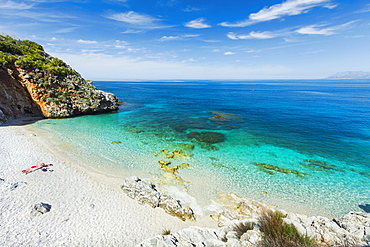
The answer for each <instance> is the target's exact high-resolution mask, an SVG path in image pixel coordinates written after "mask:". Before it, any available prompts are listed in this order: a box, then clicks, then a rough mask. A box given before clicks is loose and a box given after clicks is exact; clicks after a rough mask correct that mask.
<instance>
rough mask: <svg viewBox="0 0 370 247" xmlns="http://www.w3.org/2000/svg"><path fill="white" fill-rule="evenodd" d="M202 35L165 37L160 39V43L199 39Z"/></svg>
mask: <svg viewBox="0 0 370 247" xmlns="http://www.w3.org/2000/svg"><path fill="white" fill-rule="evenodd" d="M199 36H200V34H184V35H178V36H163V37H162V38H160V39H159V41H171V40H184V39H189V38H196V37H199Z"/></svg>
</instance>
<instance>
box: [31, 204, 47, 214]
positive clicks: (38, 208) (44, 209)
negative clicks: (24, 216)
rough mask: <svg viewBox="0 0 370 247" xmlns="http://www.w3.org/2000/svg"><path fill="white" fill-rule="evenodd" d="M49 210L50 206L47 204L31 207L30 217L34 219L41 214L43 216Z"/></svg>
mask: <svg viewBox="0 0 370 247" xmlns="http://www.w3.org/2000/svg"><path fill="white" fill-rule="evenodd" d="M50 210H51V205H50V204H47V203H43V202H40V203H37V204H35V205H34V206H32V209H31V213H30V215H31V216H32V217H36V216H39V215H42V214H45V213H47V212H49V211H50Z"/></svg>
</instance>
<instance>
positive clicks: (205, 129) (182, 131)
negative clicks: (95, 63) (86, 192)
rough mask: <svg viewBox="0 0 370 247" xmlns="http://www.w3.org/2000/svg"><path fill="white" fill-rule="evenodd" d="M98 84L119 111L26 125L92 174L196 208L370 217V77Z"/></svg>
mask: <svg viewBox="0 0 370 247" xmlns="http://www.w3.org/2000/svg"><path fill="white" fill-rule="evenodd" d="M94 85H95V86H96V87H97V88H98V89H100V90H103V91H107V92H111V93H114V94H115V95H117V97H118V98H119V100H121V101H122V105H121V106H120V109H119V110H118V112H114V113H108V114H101V115H90V116H81V117H75V118H69V119H45V120H41V121H38V122H36V123H34V124H32V126H33V127H35V128H38V129H40V130H43V131H46V132H47V133H49V135H50V136H52V138H54V139H58V140H59V141H60V142H61V143H63V145H64V146H67V147H68V149H69V150H70V152H71V155H74V156H76V157H81V159H84V160H87V161H88V162H87V163H88V165H89V166H91V169H94V170H98V171H99V172H101V173H105V174H107V175H111V176H115V177H117V176H118V177H122V179H123V180H122V181H124V178H125V177H129V176H138V177H140V178H142V179H147V180H149V181H152V182H153V183H155V184H156V185H157V186H158V188H161V189H162V190H164V191H166V193H169V194H170V195H173V196H174V197H176V198H177V199H179V200H180V201H182V202H183V203H184V204H188V205H191V206H192V207H193V208H195V211H197V213H199V214H205V213H207V210H209V207H210V205H212V200H213V199H214V198H216V197H217V196H218V195H219V194H220V193H234V194H235V195H238V196H240V197H245V198H249V199H253V200H258V201H261V202H264V203H267V204H270V205H276V206H278V207H279V208H281V209H284V210H287V211H294V212H298V213H305V214H308V215H314V214H316V215H317V214H319V215H322V216H328V217H331V216H334V217H335V216H339V215H342V214H346V213H348V212H350V211H360V212H370V80H212V81H211V80H209V81H208V80H178V81H170V80H168V81H155V80H153V81H95V82H94ZM169 162H170V163H169ZM108 177H109V176H108Z"/></svg>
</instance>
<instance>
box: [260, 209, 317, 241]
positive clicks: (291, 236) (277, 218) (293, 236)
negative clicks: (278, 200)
mask: <svg viewBox="0 0 370 247" xmlns="http://www.w3.org/2000/svg"><path fill="white" fill-rule="evenodd" d="M284 217H285V215H284V214H283V213H281V212H279V211H275V212H272V211H268V212H264V213H263V215H262V216H261V217H260V219H259V224H260V227H261V231H262V232H263V236H262V241H261V245H260V246H261V247H318V244H317V243H316V242H315V241H314V240H312V239H311V238H309V237H308V236H306V235H302V234H300V233H299V232H298V231H297V229H296V228H295V227H294V226H293V225H291V224H286V223H285V222H284V221H283V218H284Z"/></svg>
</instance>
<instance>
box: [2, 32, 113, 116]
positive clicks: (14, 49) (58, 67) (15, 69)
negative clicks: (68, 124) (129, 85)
mask: <svg viewBox="0 0 370 247" xmlns="http://www.w3.org/2000/svg"><path fill="white" fill-rule="evenodd" d="M0 74H1V75H0V76H1V78H2V80H1V81H0V84H1V86H4V85H5V84H17V83H18V84H20V85H22V87H24V88H25V89H26V92H28V95H26V94H27V93H26V94H25V95H24V96H25V97H29V96H30V97H31V98H32V100H33V101H34V102H36V103H37V104H38V106H39V108H40V110H41V112H42V114H43V115H44V116H45V117H57V118H58V117H71V116H76V115H83V114H92V113H100V112H108V111H113V110H116V109H117V108H118V100H117V98H116V96H115V95H113V94H110V93H105V92H102V91H100V90H97V89H96V87H94V86H93V85H92V83H91V81H87V80H85V79H83V78H82V77H81V75H80V74H79V73H77V72H76V71H75V70H73V69H72V68H71V67H70V66H69V65H67V64H66V63H65V62H64V61H62V60H60V59H58V58H55V57H52V56H50V55H49V54H47V53H46V52H45V51H44V48H43V47H42V46H41V45H39V44H37V43H35V42H32V41H29V40H16V39H13V38H12V37H11V36H3V35H0ZM2 84H4V85H2ZM8 86H9V85H8ZM4 88H6V87H5V86H4ZM7 88H11V87H7ZM6 94H8V92H6ZM18 95H19V94H18ZM1 100H2V102H0V110H1V111H2V112H3V113H5V115H6V112H14V110H12V109H11V108H15V107H16V108H18V109H23V108H24V107H26V108H27V109H30V106H23V105H20V104H16V103H14V100H16V101H17V99H14V98H9V99H7V98H5V99H1ZM23 112H24V111H23Z"/></svg>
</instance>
